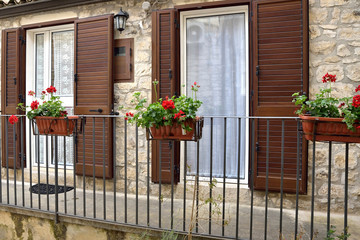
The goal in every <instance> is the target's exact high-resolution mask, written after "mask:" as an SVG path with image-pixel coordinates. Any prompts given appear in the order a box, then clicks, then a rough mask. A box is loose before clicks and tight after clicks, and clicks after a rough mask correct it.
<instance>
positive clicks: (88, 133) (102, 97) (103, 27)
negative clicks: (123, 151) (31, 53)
mask: <svg viewBox="0 0 360 240" xmlns="http://www.w3.org/2000/svg"><path fill="white" fill-rule="evenodd" d="M113 39H114V33H113V15H104V16H98V17H91V18H86V19H79V20H76V21H75V71H74V72H75V76H74V80H75V96H74V106H75V114H76V115H110V114H111V113H112V110H113V91H114V89H113V80H112V66H113V65H112V58H113V56H112V53H113ZM95 119H96V122H95V148H96V149H95V175H96V177H103V170H104V169H103V159H104V154H105V176H106V178H112V176H113V171H112V169H113V168H112V164H113V150H112V146H113V145H112V140H113V139H112V137H113V134H112V133H113V130H112V129H113V125H112V119H109V118H105V125H104V124H103V118H95ZM92 121H93V118H86V124H85V127H84V129H83V131H84V134H85V152H84V151H83V146H84V145H83V134H78V136H77V141H76V142H77V144H76V173H77V174H79V175H82V174H83V163H84V161H85V175H87V176H93V125H92ZM103 127H105V139H104V138H103ZM104 144H105V152H104V151H103V146H104ZM84 156H85V158H84Z"/></svg>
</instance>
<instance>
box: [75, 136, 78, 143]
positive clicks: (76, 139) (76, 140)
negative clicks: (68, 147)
mask: <svg viewBox="0 0 360 240" xmlns="http://www.w3.org/2000/svg"><path fill="white" fill-rule="evenodd" d="M77 142H78V136H77V135H75V144H77Z"/></svg>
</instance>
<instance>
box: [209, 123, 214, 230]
mask: <svg viewBox="0 0 360 240" xmlns="http://www.w3.org/2000/svg"><path fill="white" fill-rule="evenodd" d="M213 137H214V118H213V117H211V118H210V186H211V187H210V191H209V198H210V199H212V194H213V192H212V184H213V179H212V178H213V142H214V138H213ZM211 218H212V201H209V234H210V235H211V225H212V224H211V222H212V221H211V220H212V219H211Z"/></svg>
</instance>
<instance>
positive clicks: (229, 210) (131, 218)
mask: <svg viewBox="0 0 360 240" xmlns="http://www.w3.org/2000/svg"><path fill="white" fill-rule="evenodd" d="M24 186H25V187H24V195H23V194H22V191H23V190H22V184H21V182H17V185H16V192H17V194H16V195H17V196H16V203H15V191H14V183H13V182H11V181H10V182H9V189H10V191H9V199H8V198H7V185H6V181H4V180H3V181H2V199H1V200H2V204H10V205H15V204H16V205H18V206H23V205H24V206H25V207H27V208H30V207H31V200H30V196H31V195H32V208H34V209H41V210H45V211H50V212H54V211H55V195H54V194H51V195H49V197H47V195H46V194H45V195H40V205H39V195H38V194H34V193H33V194H31V193H30V191H29V188H30V185H29V183H25V185H24ZM23 196H24V198H25V201H24V202H23ZM65 198H66V200H65ZM115 198H116V221H117V222H120V223H124V222H125V212H127V219H126V222H127V223H132V224H135V223H136V196H135V195H133V194H128V195H127V202H126V201H125V195H124V193H123V192H122V193H119V192H118V193H116V197H115ZM74 199H75V200H74ZM94 199H95V202H94ZM104 199H105V201H104ZM8 200H9V201H8ZM58 202H59V213H62V214H64V213H67V214H69V215H77V216H85V217H87V218H94V217H95V216H96V218H97V219H106V220H108V221H114V193H113V192H106V194H105V197H104V194H103V192H102V191H97V192H95V195H94V193H93V191H88V190H86V191H85V202H84V192H83V191H82V189H79V188H77V189H76V198H74V190H71V191H69V192H67V193H66V194H65V193H61V194H59V201H58ZM84 203H85V208H84ZM75 204H76V206H75ZM94 204H95V205H94ZM125 204H126V209H127V211H125ZM183 204H184V201H183V200H179V199H175V200H174V207H173V209H174V215H173V216H174V217H173V226H174V229H175V230H183V224H184V222H183ZM192 204H193V202H192V200H191V199H189V200H186V219H185V226H186V230H188V227H189V224H190V219H191V209H192ZM200 204H201V203H200ZM218 207H219V209H220V210H222V205H221V204H220V205H219V206H218ZM75 208H76V212H75ZM208 209H209V206H208V205H206V206H203V207H201V208H200V210H199V216H200V217H199V218H200V219H199V224H198V233H203V234H207V233H209V223H208V216H209V212H208ZM215 209H216V208H215V207H213V210H215ZM264 209H265V208H264V207H254V210H253V214H254V215H253V216H254V218H253V239H264V229H265V210H264ZM149 213H150V215H149V217H150V226H151V227H158V226H159V200H158V198H157V197H153V196H151V197H150V206H149ZM104 214H105V215H104ZM235 215H236V204H235V203H227V204H226V211H225V220H226V222H227V224H226V225H225V228H224V229H225V231H224V236H225V237H234V236H235V232H236V230H235V229H236V228H235V226H236V218H235ZM212 218H213V219H212V225H211V233H212V235H217V236H222V224H221V223H222V215H221V214H220V215H219V214H214V215H213V216H212ZM279 218H280V210H279V209H275V208H269V209H268V222H267V229H268V230H267V236H268V238H267V239H279ZM294 221H295V210H289V209H284V210H283V239H286V240H288V239H294V226H295V224H294ZM348 223H349V232H350V233H351V235H352V236H351V237H350V238H349V239H359V236H360V216H354V215H349V217H348ZM138 224H140V225H143V226H146V225H147V197H146V196H139V197H138ZM170 224H171V199H168V198H164V199H162V202H161V227H162V228H166V229H170ZM331 224H332V225H335V226H336V227H337V232H339V233H340V232H342V229H343V216H342V214H332V216H331ZM238 227H239V237H240V238H241V239H249V229H250V205H239V226H238ZM314 229H315V231H316V234H315V236H316V237H315V239H324V237H325V235H326V213H323V212H315V227H314ZM194 231H195V229H194ZM298 232H299V235H301V236H302V238H301V239H310V237H309V232H310V211H299V227H298Z"/></svg>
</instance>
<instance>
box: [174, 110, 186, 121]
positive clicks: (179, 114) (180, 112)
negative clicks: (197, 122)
mask: <svg viewBox="0 0 360 240" xmlns="http://www.w3.org/2000/svg"><path fill="white" fill-rule="evenodd" d="M185 116H186V115H185V113H184V112H183V111H182V110H180V111H179V112H178V113H175V116H174V119H177V118H178V119H180V118H182V117H185Z"/></svg>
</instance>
